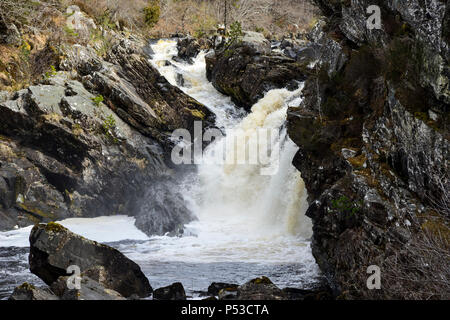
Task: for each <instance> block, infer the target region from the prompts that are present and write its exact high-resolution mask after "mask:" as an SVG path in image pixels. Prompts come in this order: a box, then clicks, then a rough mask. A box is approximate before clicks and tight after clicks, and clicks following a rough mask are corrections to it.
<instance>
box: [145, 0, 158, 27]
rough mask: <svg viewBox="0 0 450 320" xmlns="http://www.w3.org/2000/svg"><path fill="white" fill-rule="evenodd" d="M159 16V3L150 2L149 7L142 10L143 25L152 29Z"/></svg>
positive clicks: (155, 1)
mask: <svg viewBox="0 0 450 320" xmlns="http://www.w3.org/2000/svg"><path fill="white" fill-rule="evenodd" d="M160 14H161V8H160V6H159V1H157V0H152V1H150V3H149V5H148V6H147V7H145V8H144V16H145V24H146V25H148V26H149V27H151V28H152V27H153V26H155V24H157V23H158V21H159V16H160Z"/></svg>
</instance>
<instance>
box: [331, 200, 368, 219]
mask: <svg viewBox="0 0 450 320" xmlns="http://www.w3.org/2000/svg"><path fill="white" fill-rule="evenodd" d="M362 204H363V203H362V201H358V202H356V203H355V202H352V201H351V200H350V199H349V198H347V197H346V196H342V197H339V198H338V199H334V200H333V201H331V208H332V209H334V210H336V211H338V212H340V213H342V214H345V215H346V216H347V217H352V216H355V215H356V214H357V213H358V212H360V211H361V207H362Z"/></svg>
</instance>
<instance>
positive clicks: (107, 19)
mask: <svg viewBox="0 0 450 320" xmlns="http://www.w3.org/2000/svg"><path fill="white" fill-rule="evenodd" d="M96 20H97V23H98V24H99V25H101V26H102V27H103V28H109V29H115V28H116V24H115V23H114V21H113V19H112V18H111V14H110V11H109V9H107V10H106V11H105V12H104V13H103V14H102V15H100V16H99V17H98V18H97V19H96Z"/></svg>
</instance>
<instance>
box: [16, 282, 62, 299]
mask: <svg viewBox="0 0 450 320" xmlns="http://www.w3.org/2000/svg"><path fill="white" fill-rule="evenodd" d="M9 300H27V301H31V300H59V298H58V297H57V296H56V295H55V294H54V293H53V292H52V291H51V290H50V289H48V288H44V289H41V288H36V287H35V286H33V285H31V284H28V283H24V284H22V285H20V286H19V287H17V288H15V289H14V292H13V293H12V294H11V296H10V297H9Z"/></svg>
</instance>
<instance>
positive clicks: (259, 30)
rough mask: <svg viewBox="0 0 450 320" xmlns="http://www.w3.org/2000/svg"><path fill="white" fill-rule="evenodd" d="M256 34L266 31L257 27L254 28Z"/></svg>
mask: <svg viewBox="0 0 450 320" xmlns="http://www.w3.org/2000/svg"><path fill="white" fill-rule="evenodd" d="M254 30H255V32H259V33H264V32H265V31H266V30H265V29H264V28H262V27H255V28H254Z"/></svg>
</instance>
